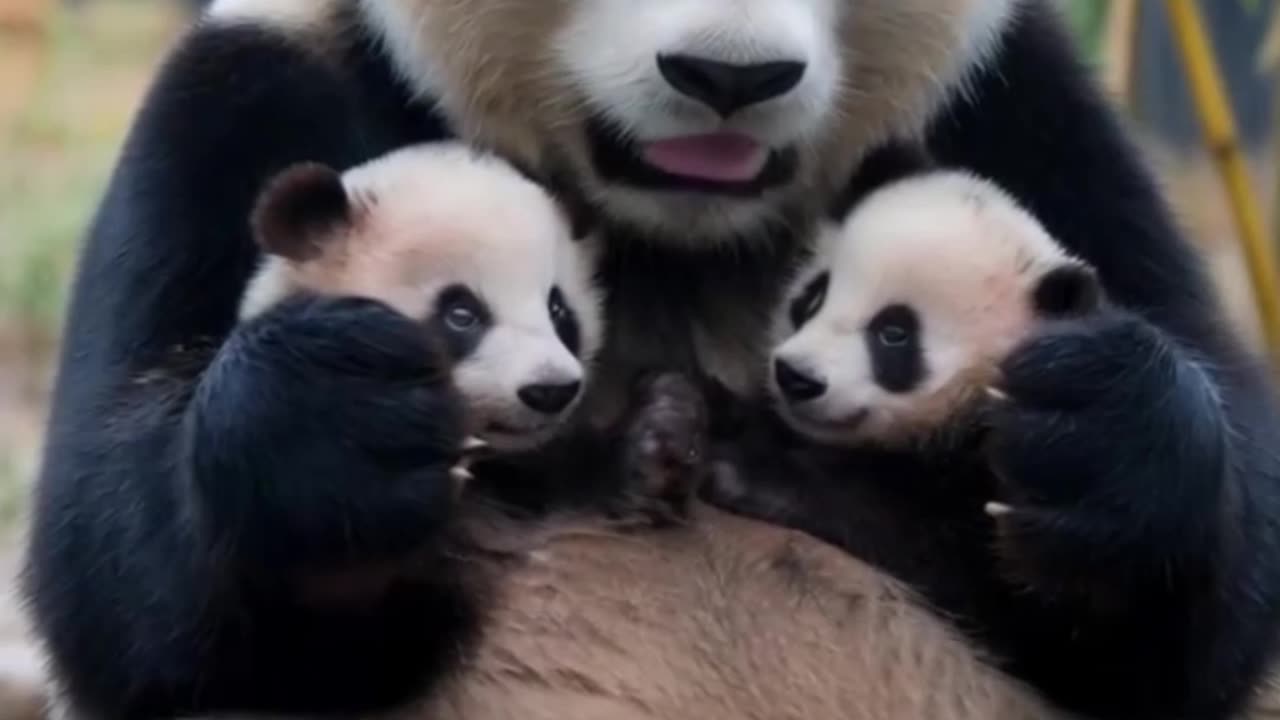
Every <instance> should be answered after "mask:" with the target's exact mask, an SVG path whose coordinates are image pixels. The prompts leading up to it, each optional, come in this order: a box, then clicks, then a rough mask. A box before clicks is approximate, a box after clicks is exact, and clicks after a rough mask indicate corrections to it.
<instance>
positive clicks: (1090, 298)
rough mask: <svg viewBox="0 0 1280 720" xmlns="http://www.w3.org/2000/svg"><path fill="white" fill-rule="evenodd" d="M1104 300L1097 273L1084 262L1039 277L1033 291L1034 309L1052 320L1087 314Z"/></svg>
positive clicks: (1096, 308) (1073, 263)
mask: <svg viewBox="0 0 1280 720" xmlns="http://www.w3.org/2000/svg"><path fill="white" fill-rule="evenodd" d="M1102 302H1103V293H1102V283H1101V281H1099V280H1098V273H1097V272H1096V271H1095V270H1094V269H1093V268H1092V267H1090V266H1088V265H1086V264H1084V263H1081V262H1068V263H1066V264H1064V265H1059V266H1058V267H1055V268H1054V269H1052V270H1050V271H1049V272H1047V273H1045V274H1044V275H1042V276H1040V279H1039V280H1037V281H1036V286H1035V289H1034V291H1033V293H1032V306H1033V307H1034V309H1035V312H1036V313H1037V314H1038V315H1040V316H1042V317H1045V318H1052V319H1064V318H1072V317H1080V316H1082V315H1088V314H1089V313H1092V312H1096V311H1097V310H1098V309H1099V308H1100V307H1102Z"/></svg>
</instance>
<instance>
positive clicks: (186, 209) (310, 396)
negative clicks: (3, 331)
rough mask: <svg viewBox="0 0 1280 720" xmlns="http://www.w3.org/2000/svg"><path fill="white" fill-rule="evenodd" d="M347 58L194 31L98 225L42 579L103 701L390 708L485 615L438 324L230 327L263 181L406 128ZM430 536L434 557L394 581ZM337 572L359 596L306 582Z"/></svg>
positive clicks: (371, 307)
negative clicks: (455, 502) (462, 577)
mask: <svg viewBox="0 0 1280 720" xmlns="http://www.w3.org/2000/svg"><path fill="white" fill-rule="evenodd" d="M340 67H343V68H345V67H346V66H344V65H340V64H332V65H331V64H328V62H327V61H326V60H324V59H323V58H322V57H321V55H320V54H319V53H318V51H317V50H316V45H315V44H302V43H292V42H289V41H288V40H287V39H286V38H284V37H282V36H280V35H276V34H273V33H271V32H269V31H267V30H263V29H260V28H254V27H249V26H239V27H235V26H229V25H203V26H198V27H197V28H195V29H194V30H193V31H192V33H191V34H190V35H189V36H188V37H187V38H185V39H184V40H183V41H182V43H181V44H180V45H179V46H178V47H177V48H176V50H175V51H174V53H173V54H172V55H171V57H170V58H169V59H168V60H167V62H166V64H165V66H164V67H163V68H162V69H161V71H160V73H159V76H158V78H157V80H156V83H155V84H154V86H153V87H152V88H151V89H150V91H149V94H148V96H147V98H146V99H145V101H144V104H143V106H142V107H141V109H140V111H139V114H138V116H137V118H136V121H135V125H134V127H133V129H132V131H131V134H130V136H129V138H128V140H127V143H126V145H125V147H124V150H123V154H122V156H121V157H120V159H119V162H118V165H117V167H116V169H115V172H114V175H113V176H112V178H111V181H110V185H109V187H108V189H107V192H106V195H105V197H104V199H103V202H102V205H101V207H100V209H99V212H98V214H97V216H96V218H95V219H94V222H93V225H92V227H91V229H90V231H89V234H88V237H87V242H86V246H85V247H84V250H83V255H82V258H81V262H80V266H79V269H78V274H77V277H76V279H75V284H74V289H73V299H72V303H71V308H70V313H69V317H68V319H67V325H66V333H65V345H64V349H63V355H62V358H61V361H60V368H59V375H58V378H57V384H56V389H55V393H54V404H53V408H52V414H51V418H50V423H49V433H48V436H47V437H48V444H47V450H46V457H45V463H44V467H43V471H42V476H41V478H40V480H39V483H38V487H37V491H36V507H35V513H34V518H33V527H32V535H31V543H30V549H29V555H28V562H27V565H28V567H27V578H26V591H27V594H28V596H29V598H30V600H31V606H32V609H33V615H34V619H35V623H36V626H37V628H38V630H39V632H40V634H41V636H42V640H44V641H45V644H46V645H47V648H48V650H49V652H50V655H51V659H52V661H53V671H54V674H55V676H56V679H57V681H58V683H59V684H60V685H61V686H62V688H64V689H65V690H66V691H68V694H69V699H70V701H71V703H72V704H73V705H75V706H76V709H77V710H79V711H80V712H84V713H85V714H87V715H91V716H101V717H130V718H151V717H164V716H169V717H173V716H177V715H184V714H191V715H195V714H200V713H213V712H219V711H237V710H246V711H259V712H282V713H283V712H308V711H315V710H318V709H324V710H326V711H350V712H353V713H354V712H359V711H365V710H370V709H375V708H379V707H383V706H385V705H386V704H389V703H393V702H396V701H399V700H401V699H403V698H405V697H408V696H410V695H412V694H413V693H415V692H420V691H421V689H422V687H423V682H424V679H429V678H430V677H431V675H432V673H433V672H434V671H435V670H436V669H437V668H439V667H441V666H442V665H446V664H447V663H448V662H450V661H451V660H452V654H451V653H453V652H455V650H456V648H457V647H459V646H460V645H463V644H464V643H463V642H462V641H463V639H464V638H463V637H462V635H461V634H464V633H467V632H469V631H470V630H471V629H472V628H473V627H474V625H475V623H474V620H473V615H474V610H473V609H472V608H471V606H470V602H469V598H466V597H462V596H461V595H460V593H459V591H457V590H456V589H455V587H456V583H452V582H449V581H448V576H449V568H448V567H447V565H446V562H447V561H446V560H444V559H442V558H438V557H433V556H432V554H431V552H430V548H431V545H432V542H433V539H434V531H436V530H438V529H439V527H440V522H441V519H442V518H443V517H445V516H446V515H447V514H448V510H449V504H448V503H449V498H450V497H451V494H450V492H451V489H452V486H451V484H450V480H449V472H448V468H449V466H450V465H451V464H452V463H453V462H454V461H455V460H456V458H457V447H458V445H459V443H460V440H461V438H460V436H459V432H460V431H459V427H458V423H457V422H456V417H457V408H456V405H455V403H454V400H453V395H452V394H451V390H450V386H449V383H448V382H447V380H446V379H445V377H444V373H443V372H442V371H440V370H438V369H433V368H432V365H431V358H432V355H431V353H430V348H429V347H427V344H426V342H425V340H424V339H423V337H422V333H421V331H420V329H419V328H418V327H417V326H415V325H414V324H413V323H411V322H410V321H409V320H407V319H403V318H401V317H400V316H398V315H396V314H394V313H393V312H392V311H390V310H389V309H388V308H386V307H384V306H381V305H378V304H376V303H372V302H367V301H359V300H354V299H316V298H310V299H308V298H301V299H297V300H294V301H290V302H286V303H284V304H283V305H281V306H280V307H277V308H276V309H274V310H273V311H270V312H268V313H267V314H265V315H263V316H261V317H259V318H257V319H255V320H254V321H252V322H251V323H248V324H246V325H244V326H241V327H239V328H235V329H233V327H234V326H235V319H236V309H237V303H238V300H239V296H240V294H241V292H242V291H243V289H244V284H245V281H246V279H247V276H248V274H249V273H250V272H251V271H252V269H253V267H254V264H255V262H256V260H257V253H256V251H255V248H254V245H253V242H252V240H251V238H250V234H249V227H248V216H249V212H250V206H251V203H252V202H253V200H254V197H255V195H256V193H257V192H258V191H259V189H260V188H261V187H262V184H263V182H264V181H265V179H266V178H267V177H268V176H270V175H271V174H273V173H275V172H276V171H278V170H279V169H281V168H282V167H284V166H286V165H287V164H290V163H293V162H296V161H300V160H310V161H318V162H324V163H327V164H330V165H332V166H334V167H339V168H342V167H348V166H350V165H352V164H354V163H357V162H359V161H362V160H364V159H367V158H369V157H372V156H375V155H378V154H381V153H382V152H385V151H387V150H389V149H392V148H393V147H395V146H396V145H398V144H403V143H404V142H406V141H407V140H408V138H405V137H403V135H404V133H403V123H401V122H398V120H402V118H401V119H396V118H392V119H391V120H390V121H389V120H388V118H386V117H380V116H378V111H377V110H375V109H371V108H373V107H375V106H377V105H378V103H374V102H369V101H368V97H367V92H368V89H369V87H370V83H369V81H368V78H364V77H362V78H361V80H360V82H359V83H356V82H354V81H351V80H350V79H349V78H347V77H345V76H344V75H342V74H340V70H338V68H340ZM383 107H385V105H383ZM413 139H415V140H419V139H422V138H420V137H418V138H413ZM202 346H205V347H208V350H207V352H200V351H199V350H198V348H200V347H202ZM411 552H412V553H416V554H415V555H414V557H413V559H414V560H415V561H420V562H422V563H425V564H426V565H425V567H426V568H427V571H426V572H424V573H420V574H416V575H414V576H413V578H414V579H410V580H400V581H398V582H396V583H393V584H390V585H388V584H386V583H385V582H382V581H385V580H387V579H388V578H389V577H390V575H387V574H381V573H382V571H383V570H385V569H386V568H388V567H396V566H397V564H398V563H400V562H401V561H403V560H404V559H406V556H407V555H408V554H409V553H411ZM366 570H371V571H372V572H367V573H366V572H364V571H366ZM362 573H363V574H362ZM326 579H330V580H337V582H333V583H330V585H337V586H341V587H343V588H346V589H348V590H349V589H351V588H352V587H354V588H355V590H356V592H351V593H348V594H342V593H337V594H333V595H328V594H324V593H319V594H315V595H313V594H310V593H311V591H313V590H316V589H317V588H318V589H321V590H323V589H324V588H325V580H326ZM359 580H364V581H368V582H367V583H366V584H364V585H361V584H360V583H359V582H355V581H359ZM346 581H352V582H346Z"/></svg>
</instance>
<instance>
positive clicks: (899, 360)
mask: <svg viewBox="0 0 1280 720" xmlns="http://www.w3.org/2000/svg"><path fill="white" fill-rule="evenodd" d="M1096 282H1097V281H1096V279H1095V278H1094V275H1093V273H1092V271H1091V270H1089V269H1088V268H1087V267H1085V266H1084V265H1083V264H1082V263H1080V262H1079V261H1077V260H1074V259H1072V258H1070V257H1068V256H1067V255H1066V253H1065V252H1064V251H1063V250H1062V249H1061V248H1060V247H1059V246H1058V245H1057V243H1056V242H1055V241H1054V240H1053V239H1052V238H1051V237H1050V236H1049V235H1048V234H1047V232H1046V231H1045V230H1044V228H1043V227H1042V226H1041V225H1040V224H1039V223H1038V222H1037V221H1036V220H1035V219H1034V218H1032V217H1031V216H1030V215H1029V214H1028V213H1026V212H1025V211H1023V210H1022V209H1021V208H1020V207H1018V206H1017V205H1016V204H1015V203H1014V202H1013V200H1012V199H1011V198H1010V197H1009V196H1007V195H1006V194H1005V193H1004V192H1003V191H1001V190H1000V189H998V188H997V187H995V186H994V185H991V184H989V183H987V182H985V181H982V180H979V179H977V178H974V177H972V176H968V175H965V174H961V173H949V172H939V173H932V174H927V175H922V176H919V177H913V178H910V179H907V180H905V181H900V182H898V183H895V184H891V185H889V186H887V187H885V188H883V189H881V190H880V191H878V192H876V193H873V194H872V195H870V196H869V197H868V198H867V199H865V200H864V201H863V202H862V203H860V204H859V205H858V206H857V207H855V209H854V210H853V212H852V214H851V215H850V216H849V217H848V218H847V219H846V221H845V222H844V223H843V224H842V225H840V226H834V225H833V226H829V227H827V228H825V229H824V230H823V233H822V237H821V238H820V242H819V244H818V250H817V255H816V257H815V258H814V259H813V261H812V262H811V263H810V265H809V266H808V267H807V268H805V269H804V270H803V271H802V272H801V273H800V274H799V275H798V279H797V281H796V283H795V284H794V286H793V288H792V291H791V293H790V295H789V296H788V297H789V300H788V302H787V303H786V304H785V306H784V307H783V309H782V312H781V313H780V316H779V318H778V325H777V333H778V334H777V336H778V338H779V342H778V344H777V345H776V349H775V351H774V353H773V356H772V368H771V372H770V379H771V382H770V390H771V393H772V394H773V396H774V398H775V399H776V401H777V404H778V407H779V411H780V413H781V414H782V416H783V417H784V418H785V419H786V420H787V421H788V422H789V423H790V424H791V425H792V426H794V427H795V428H796V429H797V430H798V431H800V432H802V433H804V434H806V435H809V436H811V437H813V438H815V439H817V440H820V441H823V442H830V443H838V444H848V443H863V442H874V443H881V444H896V443H900V442H904V441H910V440H914V439H919V438H921V437H922V436H927V435H929V434H932V433H934V432H936V431H937V430H939V429H941V428H943V427H945V426H946V425H947V424H948V422H949V421H951V420H953V419H954V418H955V417H956V414H957V411H959V410H961V409H962V408H963V407H964V406H965V405H966V404H967V403H968V402H970V401H971V400H973V399H975V398H977V397H979V393H980V392H981V391H982V389H983V388H984V386H987V385H989V384H991V383H993V382H997V381H998V377H997V370H996V366H997V364H998V363H999V362H1000V361H1001V360H1002V359H1003V358H1004V357H1005V356H1006V355H1007V353H1009V352H1010V351H1011V350H1012V349H1013V347H1014V346H1015V345H1016V344H1017V343H1019V342H1021V341H1022V340H1024V339H1026V338H1027V337H1028V336H1029V334H1030V333H1031V332H1033V331H1034V329H1035V328H1036V327H1037V326H1038V325H1039V323H1041V322H1043V321H1045V320H1047V319H1049V318H1052V317H1062V316H1067V315H1071V314H1077V313H1082V312H1088V311H1089V310H1091V309H1092V308H1093V307H1094V306H1095V305H1096V303H1097V302H1098V298H1099V291H1098V288H1097V285H1096Z"/></svg>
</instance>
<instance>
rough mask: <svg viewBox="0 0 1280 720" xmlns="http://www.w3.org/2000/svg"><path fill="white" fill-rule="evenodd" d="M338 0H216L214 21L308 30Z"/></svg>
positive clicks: (211, 15)
mask: <svg viewBox="0 0 1280 720" xmlns="http://www.w3.org/2000/svg"><path fill="white" fill-rule="evenodd" d="M335 1H336V0H213V2H212V3H211V4H210V5H209V7H208V8H207V9H206V10H205V18H206V19H207V20H208V21H211V22H221V23H232V22H251V23H263V24H266V25H270V26H272V27H276V28H280V29H282V30H295V31H296V30H305V29H307V28H309V27H312V26H315V25H317V24H319V23H322V22H324V20H325V19H326V18H328V16H329V10H330V9H331V8H332V7H333V6H334V3H335Z"/></svg>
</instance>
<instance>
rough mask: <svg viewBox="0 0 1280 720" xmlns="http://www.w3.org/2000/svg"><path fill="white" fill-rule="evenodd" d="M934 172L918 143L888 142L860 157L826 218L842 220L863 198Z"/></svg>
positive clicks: (933, 165) (931, 157)
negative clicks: (915, 176)
mask: <svg viewBox="0 0 1280 720" xmlns="http://www.w3.org/2000/svg"><path fill="white" fill-rule="evenodd" d="M935 169H937V163H936V162H935V161H934V159H933V156H932V155H930V153H929V151H928V149H927V148H925V146H924V145H923V144H922V143H919V142H913V141H909V140H891V141H889V142H886V143H884V144H883V145H880V146H878V147H876V148H875V149H873V150H872V151H871V152H869V153H868V154H867V155H866V156H864V157H863V158H862V162H861V163H860V164H859V165H858V168H857V170H855V171H854V174H853V177H852V178H850V180H849V182H848V184H846V185H845V186H844V189H843V190H842V191H841V192H840V193H839V194H837V195H836V198H835V200H834V201H833V202H832V203H831V204H830V205H829V206H828V207H827V216H828V217H829V218H831V219H832V220H835V221H837V222H839V221H841V220H844V219H845V217H847V216H848V215H849V212H850V211H852V210H853V208H854V207H855V206H857V205H858V203H860V202H862V200H863V198H865V197H866V196H868V195H870V194H871V193H873V192H875V191H876V190H879V189H880V188H882V187H884V186H885V185H888V184H889V183H891V182H894V181H897V180H902V179H904V178H908V177H911V176H912V175H920V174H922V173H926V172H929V171H931V170H935Z"/></svg>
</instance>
